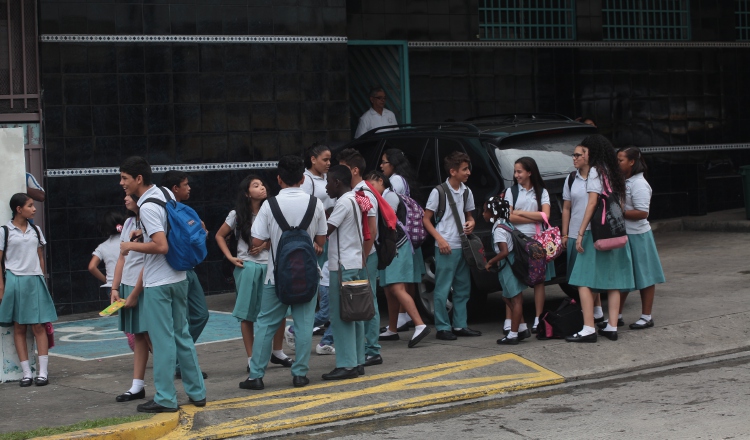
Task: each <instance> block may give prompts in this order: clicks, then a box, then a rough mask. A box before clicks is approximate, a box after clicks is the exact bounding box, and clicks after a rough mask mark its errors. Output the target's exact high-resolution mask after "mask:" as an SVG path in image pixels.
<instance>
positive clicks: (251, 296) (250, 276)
mask: <svg viewBox="0 0 750 440" xmlns="http://www.w3.org/2000/svg"><path fill="white" fill-rule="evenodd" d="M266 270H268V266H267V265H265V264H262V265H261V264H258V263H255V262H253V261H245V262H244V263H243V266H242V267H235V268H234V285H235V286H236V287H237V301H236V302H235V303H234V310H233V311H232V316H234V317H235V318H237V320H238V321H249V322H255V321H256V320H257V319H258V313H260V300H261V298H262V297H263V282H264V281H265V279H266Z"/></svg>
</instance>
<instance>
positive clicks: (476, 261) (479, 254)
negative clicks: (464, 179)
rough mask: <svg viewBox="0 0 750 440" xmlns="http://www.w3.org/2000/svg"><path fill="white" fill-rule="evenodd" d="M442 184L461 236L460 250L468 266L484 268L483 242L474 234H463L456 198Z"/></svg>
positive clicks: (445, 184)
mask: <svg viewBox="0 0 750 440" xmlns="http://www.w3.org/2000/svg"><path fill="white" fill-rule="evenodd" d="M442 185H443V189H444V190H445V195H446V196H448V204H449V205H450V206H451V212H452V213H453V219H454V220H455V221H456V229H457V230H458V233H459V237H460V238H461V252H462V253H463V256H464V260H466V263H467V264H468V265H469V267H475V268H476V269H477V270H485V267H486V266H487V259H486V258H485V257H484V244H482V240H481V239H480V238H479V237H477V236H476V235H474V234H469V235H466V234H464V232H463V231H464V226H463V225H462V224H461V218H460V217H459V216H458V208H456V200H455V199H454V198H453V193H452V192H451V191H450V189H449V188H448V184H447V183H445V182H443V184H442Z"/></svg>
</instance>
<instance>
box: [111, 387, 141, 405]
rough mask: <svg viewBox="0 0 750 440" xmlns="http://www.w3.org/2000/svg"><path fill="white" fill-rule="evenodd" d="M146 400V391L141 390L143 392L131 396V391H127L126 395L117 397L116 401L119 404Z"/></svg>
mask: <svg viewBox="0 0 750 440" xmlns="http://www.w3.org/2000/svg"><path fill="white" fill-rule="evenodd" d="M145 398H146V389H145V388H141V390H140V391H138V392H137V393H135V394H131V393H130V391H125V392H124V393H122V394H120V395H119V396H117V397H115V400H116V401H118V402H130V401H131V400H136V399H145Z"/></svg>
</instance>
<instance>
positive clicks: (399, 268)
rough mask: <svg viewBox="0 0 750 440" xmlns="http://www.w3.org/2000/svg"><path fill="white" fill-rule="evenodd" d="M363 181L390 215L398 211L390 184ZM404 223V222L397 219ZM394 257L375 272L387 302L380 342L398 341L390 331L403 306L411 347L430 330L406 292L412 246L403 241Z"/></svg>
mask: <svg viewBox="0 0 750 440" xmlns="http://www.w3.org/2000/svg"><path fill="white" fill-rule="evenodd" d="M365 179H366V180H367V181H368V182H370V183H371V184H372V186H373V187H374V188H375V189H376V190H377V191H378V192H379V193H380V194H381V195H382V196H383V198H384V199H385V201H386V202H388V204H389V205H391V208H393V211H394V212H398V206H399V204H400V203H401V200H400V199H399V197H398V195H397V194H396V193H395V192H393V191H392V190H391V187H390V186H391V183H390V181H389V180H388V178H386V177H385V176H384V175H383V174H382V173H380V172H378V171H370V172H369V173H368V174H367V176H365ZM399 220H401V222H402V223H403V222H405V221H406V219H399ZM397 252H398V253H397V254H396V258H395V259H394V260H393V261H392V262H391V264H389V265H388V267H386V268H385V270H381V271H379V272H378V278H379V279H380V286H381V287H383V290H384V291H385V297H386V299H387V300H388V327H386V329H385V331H384V332H382V333H381V334H380V340H381V341H398V340H399V339H400V338H399V336H398V333H397V332H395V331H391V330H390V329H397V328H398V326H397V323H396V321H397V320H398V310H399V307H403V308H404V309H405V310H406V313H407V314H408V315H409V317H410V318H411V320H412V321H413V322H414V324H415V326H414V334H413V335H412V337H411V340H409V348H413V347H415V346H416V345H417V344H418V343H419V341H421V340H422V339H424V337H425V336H427V335H428V334H430V329H429V328H428V327H427V326H426V325H425V323H424V322H423V321H422V317H421V316H419V311H417V306H416V305H415V304H414V299H413V298H412V297H411V296H410V295H409V293H408V292H407V291H406V283H411V282H412V281H413V280H414V269H413V267H412V264H413V260H412V246H411V242H409V240H408V239H407V240H406V241H404V243H403V244H401V246H399V247H398V250H397Z"/></svg>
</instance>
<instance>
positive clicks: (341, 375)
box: [323, 368, 358, 380]
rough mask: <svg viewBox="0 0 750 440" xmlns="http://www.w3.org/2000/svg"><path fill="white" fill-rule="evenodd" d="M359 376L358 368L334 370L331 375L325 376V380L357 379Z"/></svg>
mask: <svg viewBox="0 0 750 440" xmlns="http://www.w3.org/2000/svg"><path fill="white" fill-rule="evenodd" d="M357 376H358V373H357V368H334V369H333V370H332V371H331V372H330V373H326V374H324V375H323V380H344V379H355V378H356V377H357Z"/></svg>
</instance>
